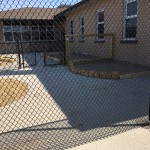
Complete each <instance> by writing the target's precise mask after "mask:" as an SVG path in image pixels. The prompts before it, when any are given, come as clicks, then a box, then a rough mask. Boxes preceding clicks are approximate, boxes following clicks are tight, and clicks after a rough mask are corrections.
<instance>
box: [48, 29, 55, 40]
mask: <svg viewBox="0 0 150 150" xmlns="http://www.w3.org/2000/svg"><path fill="white" fill-rule="evenodd" d="M47 40H54V32H53V31H47Z"/></svg>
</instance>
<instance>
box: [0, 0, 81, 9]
mask: <svg viewBox="0 0 150 150" xmlns="http://www.w3.org/2000/svg"><path fill="white" fill-rule="evenodd" d="M79 1H80V0H0V10H7V9H14V8H22V7H46V8H50V7H57V6H59V5H60V4H75V3H77V2H79Z"/></svg>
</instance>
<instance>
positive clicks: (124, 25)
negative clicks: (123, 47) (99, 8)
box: [123, 0, 138, 40]
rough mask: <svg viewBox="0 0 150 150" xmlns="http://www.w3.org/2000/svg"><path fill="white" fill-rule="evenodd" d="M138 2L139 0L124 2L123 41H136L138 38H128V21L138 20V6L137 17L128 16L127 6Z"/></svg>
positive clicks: (126, 0)
mask: <svg viewBox="0 0 150 150" xmlns="http://www.w3.org/2000/svg"><path fill="white" fill-rule="evenodd" d="M136 1H137V2H138V0H125V1H124V17H123V20H124V21H123V40H136V39H137V38H136V37H135V38H126V19H132V18H137V16H138V6H137V14H136V15H131V16H128V15H127V13H128V12H127V11H128V10H127V4H128V3H132V2H136Z"/></svg>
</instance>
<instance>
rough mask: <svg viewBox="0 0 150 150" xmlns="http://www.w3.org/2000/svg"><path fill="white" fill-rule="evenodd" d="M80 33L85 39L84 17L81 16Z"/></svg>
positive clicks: (82, 38)
mask: <svg viewBox="0 0 150 150" xmlns="http://www.w3.org/2000/svg"><path fill="white" fill-rule="evenodd" d="M80 35H81V40H84V36H83V35H84V18H83V17H80Z"/></svg>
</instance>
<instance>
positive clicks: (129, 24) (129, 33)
mask: <svg viewBox="0 0 150 150" xmlns="http://www.w3.org/2000/svg"><path fill="white" fill-rule="evenodd" d="M136 28H137V18H131V19H126V38H135V37H136Z"/></svg>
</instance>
